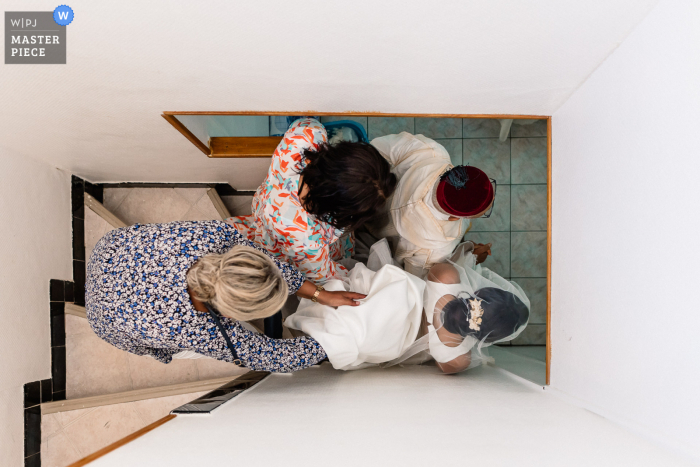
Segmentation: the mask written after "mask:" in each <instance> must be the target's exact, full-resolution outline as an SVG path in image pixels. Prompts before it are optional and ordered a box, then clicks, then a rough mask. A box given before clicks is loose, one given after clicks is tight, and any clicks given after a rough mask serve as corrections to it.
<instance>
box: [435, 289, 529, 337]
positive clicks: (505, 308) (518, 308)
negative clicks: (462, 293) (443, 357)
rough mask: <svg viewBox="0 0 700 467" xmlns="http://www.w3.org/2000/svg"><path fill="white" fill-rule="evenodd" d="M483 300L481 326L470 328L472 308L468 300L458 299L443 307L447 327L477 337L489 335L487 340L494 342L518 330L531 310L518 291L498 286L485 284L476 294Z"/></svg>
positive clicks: (453, 331) (461, 333) (454, 331)
mask: <svg viewBox="0 0 700 467" xmlns="http://www.w3.org/2000/svg"><path fill="white" fill-rule="evenodd" d="M475 295H476V298H478V299H479V300H481V308H482V309H483V310H484V314H483V315H482V316H481V324H480V326H479V327H480V329H479V330H478V331H475V330H473V329H470V328H469V318H470V317H471V308H470V307H469V305H468V304H467V302H466V300H463V299H461V298H457V299H455V300H452V301H451V302H449V303H447V304H446V305H445V306H444V307H443V309H442V313H443V316H442V321H443V324H444V326H445V329H447V330H448V331H450V332H451V333H453V334H459V335H460V336H463V337H466V336H473V337H475V338H476V339H478V340H482V339H483V338H484V337H486V342H494V341H497V340H501V339H503V338H505V337H508V336H510V335H512V334H513V333H515V331H517V330H518V329H519V328H520V327H521V326H522V325H524V324H525V323H527V320H528V318H529V316H530V310H528V308H527V306H525V304H524V303H523V302H522V300H520V299H519V298H518V297H517V296H516V295H515V294H513V293H511V292H506V291H505V290H501V289H497V288H495V287H484V288H483V289H479V290H477V291H476V293H475Z"/></svg>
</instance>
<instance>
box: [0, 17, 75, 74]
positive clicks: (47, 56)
mask: <svg viewBox="0 0 700 467" xmlns="http://www.w3.org/2000/svg"><path fill="white" fill-rule="evenodd" d="M71 21H73V10H71V9H70V8H69V7H67V6H65V5H62V6H60V7H58V8H56V10H55V11H6V12H5V63H6V64H21V63H26V64H64V63H66V26H67V25H68V24H70V23H71Z"/></svg>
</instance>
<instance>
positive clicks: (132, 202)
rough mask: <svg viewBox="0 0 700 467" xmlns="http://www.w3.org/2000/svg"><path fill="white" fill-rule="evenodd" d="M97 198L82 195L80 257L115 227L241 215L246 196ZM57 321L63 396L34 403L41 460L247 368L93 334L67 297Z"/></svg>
mask: <svg viewBox="0 0 700 467" xmlns="http://www.w3.org/2000/svg"><path fill="white" fill-rule="evenodd" d="M103 197H104V199H103V202H100V201H99V200H98V199H96V198H95V197H93V196H91V195H90V194H88V193H85V195H84V203H85V215H84V235H85V238H84V245H85V259H86V261H87V260H88V259H89V258H90V253H91V252H92V249H93V248H94V246H95V245H96V244H97V242H98V241H99V239H100V238H102V236H104V235H105V234H106V233H107V232H109V231H110V230H113V229H115V228H119V227H124V226H127V225H132V224H135V223H141V224H144V223H156V222H171V221H176V220H212V219H224V218H226V217H230V216H231V215H232V214H233V215H242V214H248V213H250V205H251V199H252V198H251V194H250V193H246V194H244V195H231V196H224V197H221V196H219V194H218V193H217V191H216V190H215V189H213V188H208V187H201V186H193V187H188V186H184V187H153V186H149V187H129V186H127V187H105V188H104V190H103ZM74 234H76V232H74ZM74 245H75V241H74ZM64 324H65V351H66V393H65V394H66V398H65V400H58V401H53V402H47V403H43V404H41V448H40V453H41V465H42V466H43V467H66V466H68V465H70V464H72V463H74V462H76V461H78V460H80V459H82V458H84V457H86V456H88V455H91V454H93V453H94V452H96V451H98V450H100V449H102V448H104V447H105V446H108V445H110V444H112V443H114V442H116V441H118V440H120V439H122V438H123V437H125V436H127V435H130V434H131V433H134V432H136V431H138V430H140V429H142V428H144V427H146V426H147V425H150V424H152V423H154V422H155V421H157V420H159V419H161V418H162V417H164V416H166V415H167V414H169V413H170V411H172V410H173V409H175V408H177V407H179V406H181V405H183V404H185V403H187V402H189V401H192V400H193V399H196V398H198V397H200V396H201V395H203V394H205V393H207V392H209V391H211V390H213V389H215V388H217V387H219V386H221V385H223V384H225V383H227V382H229V381H231V380H232V379H235V378H236V377H238V376H240V375H242V374H244V373H246V372H247V370H245V369H242V368H239V367H236V366H234V365H231V364H229V363H226V362H221V361H218V360H213V359H208V358H205V359H195V360H173V361H172V363H170V364H168V365H164V364H162V363H159V362H157V361H156V360H154V359H152V358H150V357H146V356H137V355H133V354H130V353H128V352H124V351H122V350H119V349H117V348H115V347H113V346H111V345H109V344H108V343H106V342H104V341H102V340H101V339H100V338H99V337H97V336H96V335H95V334H94V333H93V332H92V329H91V328H90V326H89V324H88V322H87V320H86V318H85V308H84V307H82V306H79V305H76V304H73V303H66V305H65V323H64Z"/></svg>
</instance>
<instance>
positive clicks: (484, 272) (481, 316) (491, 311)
mask: <svg viewBox="0 0 700 467" xmlns="http://www.w3.org/2000/svg"><path fill="white" fill-rule="evenodd" d="M382 242H386V240H383V241H380V242H377V243H376V244H374V245H373V246H372V249H371V250H370V259H374V264H377V263H382V262H383V261H385V260H386V258H387V257H388V258H391V254H390V250H389V249H388V244H386V243H382ZM473 249H474V244H473V243H472V242H465V243H462V244H460V245H458V246H457V248H456V249H455V252H454V253H453V255H452V256H451V257H450V258H449V259H448V260H447V261H446V264H450V265H452V268H446V269H448V270H449V274H447V276H449V277H448V279H449V280H444V279H445V277H444V276H443V277H442V279H441V278H440V277H437V276H436V275H434V274H432V273H431V274H429V275H428V277H426V288H425V293H424V296H423V297H424V302H423V303H424V313H425V319H426V321H427V332H426V333H425V334H424V335H423V336H422V337H419V338H418V339H417V340H416V341H415V342H414V343H413V344H412V345H411V346H410V347H409V348H407V349H406V351H405V352H404V353H403V354H402V355H401V356H399V357H398V358H396V359H394V360H391V361H389V362H386V363H384V364H382V366H386V367H388V366H393V365H398V364H402V365H407V364H420V363H423V362H424V361H427V360H429V359H430V357H432V358H433V359H434V360H435V361H436V362H438V363H443V364H446V365H448V366H449V364H448V362H451V361H456V360H455V359H457V358H458V357H460V356H463V355H465V356H466V355H468V356H469V360H464V365H466V364H467V362H468V366H464V365H462V366H461V367H460V368H459V371H463V370H467V369H471V368H474V367H477V366H480V365H482V364H484V363H486V362H493V358H492V357H490V356H489V354H488V350H487V349H488V347H489V346H491V345H493V344H497V343H500V342H506V341H510V340H512V339H514V338H516V337H517V336H518V335H519V334H520V333H521V332H522V331H523V329H525V327H526V326H527V322H528V319H529V310H530V301H529V299H528V298H527V296H526V295H525V292H524V291H523V289H522V288H521V287H520V286H519V285H518V284H517V283H515V282H512V281H507V280H505V279H503V278H502V277H501V276H499V275H498V274H496V273H494V272H493V271H491V270H490V269H488V268H485V267H482V266H481V265H477V264H476V257H475V256H474V255H473V254H472V251H473ZM373 250H376V251H373ZM368 264H369V262H368ZM374 264H373V265H374ZM456 301H459V302H461V303H459V302H456ZM446 308H450V310H446ZM455 309H457V310H459V312H461V313H462V315H463V316H460V315H459V312H458V313H457V315H455V312H454V310H455ZM515 309H519V310H520V311H521V313H520V315H519V316H518V317H516V318H514V316H513V312H514V310H515ZM525 309H526V310H525ZM447 311H449V313H448V314H447V315H446V312H447ZM523 315H525V316H524V317H523ZM446 316H447V317H448V318H454V317H455V316H457V318H458V321H460V322H461V324H462V328H461V330H460V332H459V334H455V331H457V329H455V326H454V325H452V326H447V327H450V329H449V332H444V331H447V330H448V329H447V327H446V325H445V317H446ZM482 320H483V321H484V324H485V325H488V329H497V330H498V331H499V332H500V335H496V334H494V331H489V330H488V329H486V328H484V329H483V330H482V329H480V328H481V326H483V325H482V324H481V323H482ZM454 321H455V320H454V319H451V320H449V322H450V324H451V323H453V322H454ZM511 323H515V326H514V327H511V328H508V325H510V324H511ZM464 325H468V327H467V326H464ZM475 328H476V329H475ZM504 329H505V331H504ZM441 331H442V332H441ZM440 334H441V335H442V336H440Z"/></svg>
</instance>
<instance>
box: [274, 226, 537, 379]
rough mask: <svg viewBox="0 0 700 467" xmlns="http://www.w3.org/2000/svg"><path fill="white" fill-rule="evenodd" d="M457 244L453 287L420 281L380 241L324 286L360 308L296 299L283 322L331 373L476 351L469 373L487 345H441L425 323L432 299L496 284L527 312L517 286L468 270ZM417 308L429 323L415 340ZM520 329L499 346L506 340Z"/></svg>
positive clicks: (465, 253) (468, 260) (469, 258)
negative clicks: (347, 294)
mask: <svg viewBox="0 0 700 467" xmlns="http://www.w3.org/2000/svg"><path fill="white" fill-rule="evenodd" d="M463 245H464V244H463ZM463 245H460V246H459V247H458V248H457V250H456V253H455V254H454V255H453V256H452V258H451V262H452V264H453V265H454V266H455V267H456V268H457V270H458V271H459V273H460V283H459V284H441V283H436V282H432V281H427V282H426V281H424V280H422V279H420V278H418V277H416V276H414V275H413V274H410V273H408V272H406V271H404V270H402V269H400V268H398V267H396V266H394V264H395V262H394V260H393V258H392V257H391V252H390V250H389V247H388V243H387V241H386V239H384V240H381V241H379V242H377V243H375V244H374V245H373V246H372V248H371V250H370V254H369V260H368V262H367V264H368V266H369V268H368V267H367V266H365V265H364V264H362V263H357V264H356V265H355V266H354V268H353V269H352V270H351V271H350V274H349V275H348V277H344V278H334V279H331V280H329V281H328V282H327V283H326V284H325V286H324V287H325V288H326V290H331V291H336V290H347V291H350V290H351V291H353V292H358V293H362V294H366V295H367V297H366V298H365V299H363V300H360V305H358V306H340V307H338V308H337V309H336V308H333V307H330V306H326V305H321V304H320V303H315V302H312V301H311V300H307V299H302V300H301V303H300V304H299V308H298V309H297V311H296V313H294V314H293V315H291V316H289V317H288V318H287V319H286V320H285V323H284V324H285V325H286V326H287V327H289V328H292V329H297V330H299V331H303V332H305V333H306V334H308V335H310V336H311V337H313V338H314V339H316V340H317V341H318V342H319V343H320V344H321V346H322V347H323V349H324V350H325V351H326V354H327V355H328V359H329V360H330V362H331V364H332V365H333V367H334V368H335V369H337V370H353V369H360V368H366V367H368V366H374V365H378V364H382V366H391V365H395V364H398V363H409V362H411V363H413V362H422V361H426V360H427V359H429V358H430V357H432V358H433V359H435V360H436V361H438V362H447V361H449V360H451V359H453V358H456V357H458V356H459V355H464V354H466V353H468V352H470V351H471V350H472V349H473V348H475V347H476V349H477V352H472V355H471V361H472V363H471V365H470V366H469V368H473V367H474V366H478V365H481V364H482V363H483V362H484V361H488V360H489V357H488V354H487V353H486V352H485V351H484V349H485V347H487V346H488V345H491V344H485V343H483V342H479V341H478V340H476V339H474V338H473V337H470V336H467V337H466V338H465V339H464V340H463V342H462V343H461V344H460V345H458V346H456V347H448V346H446V345H445V344H443V343H442V342H441V341H440V339H439V338H438V336H437V332H436V329H435V327H434V326H433V324H432V323H433V312H434V311H435V312H439V311H440V310H436V309H435V306H436V303H437V301H438V300H439V298H440V297H442V296H443V295H446V294H450V295H454V296H456V297H457V296H460V295H461V294H463V293H467V294H471V295H473V294H474V292H475V291H477V290H479V289H481V288H482V287H496V288H500V289H502V290H506V291H508V292H511V293H513V294H515V295H516V296H518V298H520V299H521V300H522V301H523V302H524V303H525V304H526V306H527V307H528V309H529V307H530V302H529V300H528V299H527V297H526V296H525V293H524V292H523V291H522V289H521V288H520V287H519V286H518V285H517V284H515V283H514V282H509V281H507V280H505V279H503V278H502V277H501V276H499V275H498V274H496V273H494V272H492V271H490V270H489V269H487V268H482V267H481V265H476V264H475V263H476V261H475V258H474V255H472V254H471V252H470V251H469V247H468V245H467V246H466V247H465V246H463ZM472 246H473V245H472ZM370 268H372V269H376V272H375V271H373V270H372V269H370ZM424 309H425V310H426V318H427V322H428V323H429V324H428V334H426V335H424V336H422V337H420V338H418V332H419V329H420V325H421V318H422V313H423V310H424ZM428 310H429V311H428ZM524 327H525V326H522V327H521V328H520V329H518V330H517V332H516V333H515V334H513V335H512V336H509V337H508V338H506V339H502V341H505V340H510V339H513V338H514V337H515V336H517V335H518V334H519V333H520V332H522V329H524ZM412 357H415V358H412ZM409 359H410V360H409Z"/></svg>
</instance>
